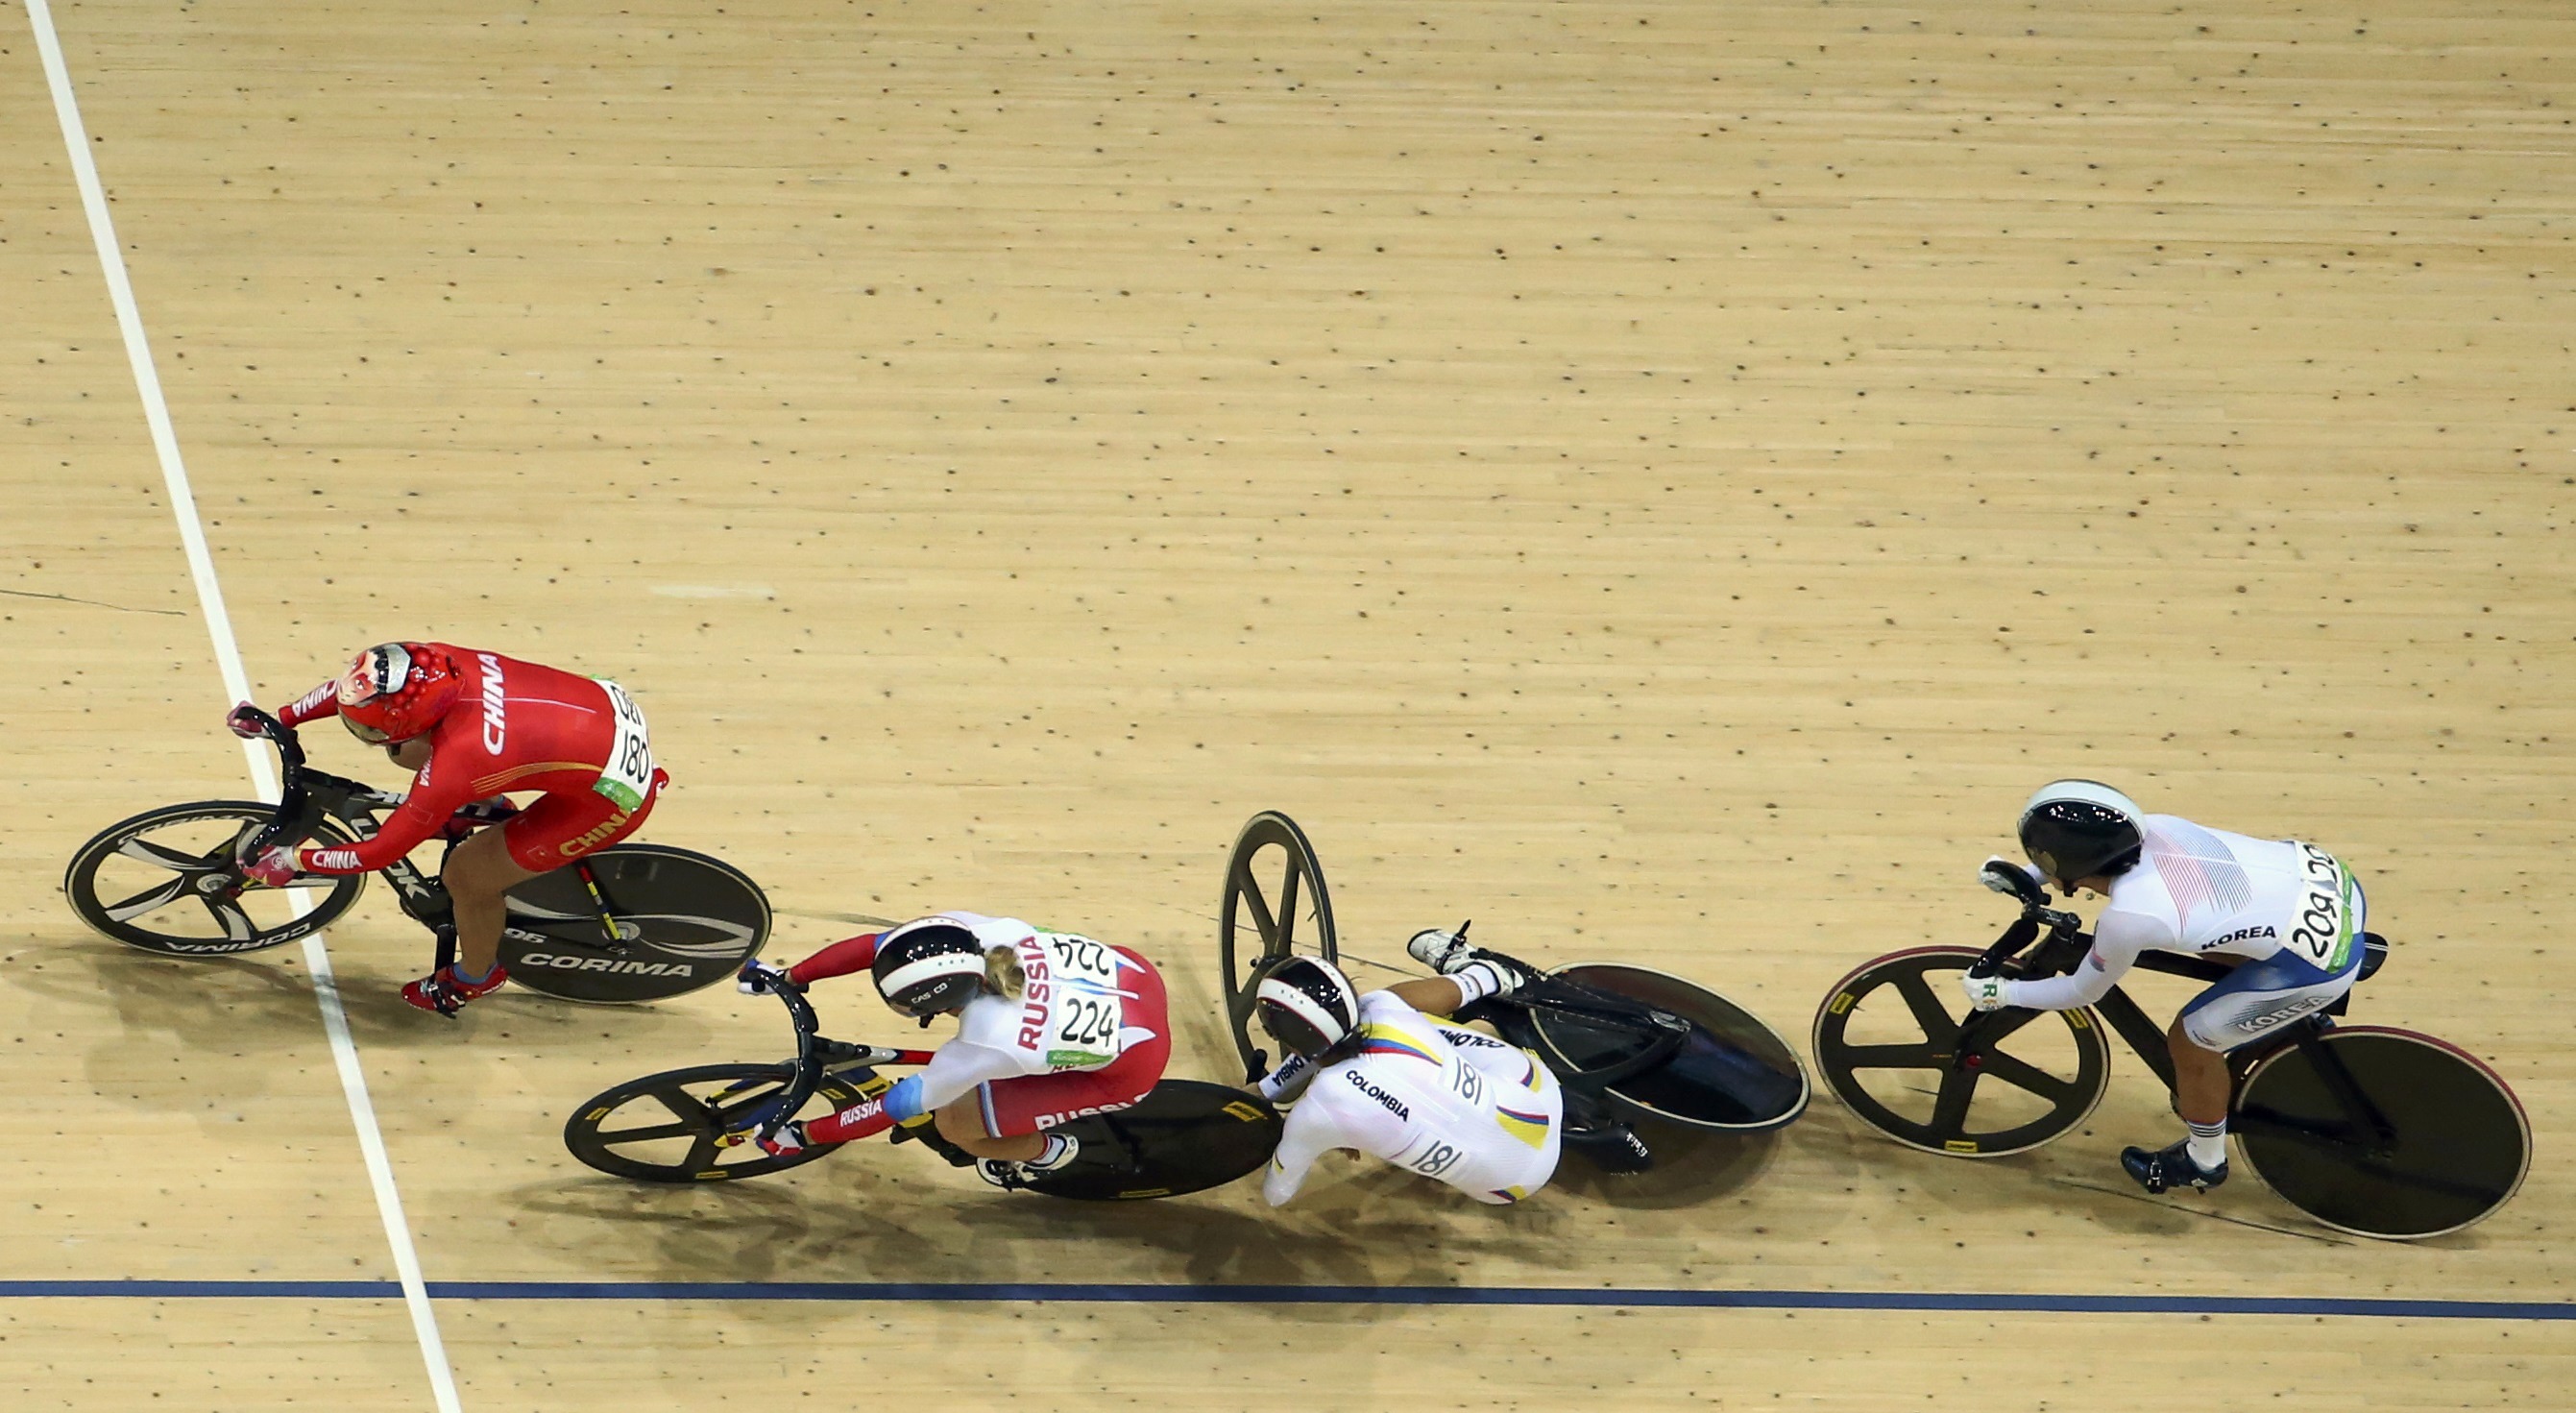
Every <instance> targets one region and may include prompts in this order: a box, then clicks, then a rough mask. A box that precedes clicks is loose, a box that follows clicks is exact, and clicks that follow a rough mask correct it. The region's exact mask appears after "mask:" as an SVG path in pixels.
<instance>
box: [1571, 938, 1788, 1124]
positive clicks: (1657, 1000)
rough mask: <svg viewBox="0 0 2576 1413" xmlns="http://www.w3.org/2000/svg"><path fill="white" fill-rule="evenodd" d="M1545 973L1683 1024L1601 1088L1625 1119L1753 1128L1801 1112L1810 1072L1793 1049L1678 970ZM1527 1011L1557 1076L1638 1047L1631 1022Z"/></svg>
mask: <svg viewBox="0 0 2576 1413" xmlns="http://www.w3.org/2000/svg"><path fill="white" fill-rule="evenodd" d="M1550 979H1551V980H1553V981H1556V982H1560V983H1569V984H1571V985H1572V986H1574V987H1577V988H1580V990H1583V991H1593V992H1606V993H1608V994H1609V995H1610V996H1613V997H1617V998H1620V999H1622V1000H1626V1001H1634V1002H1642V1003H1644V1004H1645V1005H1646V1006H1649V1007H1652V1008H1654V1009H1655V1010H1659V1011H1666V1012H1670V1013H1671V1014H1674V1015H1677V1016H1680V1017H1681V1018H1682V1019H1684V1020H1686V1021H1688V1022H1690V1034H1689V1036H1688V1037H1687V1038H1686V1039H1684V1040H1683V1041H1682V1043H1681V1045H1680V1047H1679V1048H1678V1049H1676V1050H1675V1051H1674V1052H1673V1053H1672V1055H1671V1056H1670V1057H1669V1058H1667V1059H1665V1060H1663V1061H1661V1062H1659V1063H1657V1064H1655V1065H1653V1066H1652V1067H1650V1068H1648V1069H1646V1070H1644V1071H1642V1072H1640V1073H1638V1074H1634V1075H1631V1076H1629V1077H1627V1078H1625V1079H1622V1080H1619V1081H1617V1082H1616V1083H1613V1084H1611V1085H1610V1086H1609V1087H1608V1088H1607V1089H1605V1090H1604V1091H1603V1095H1604V1097H1606V1098H1607V1099H1609V1100H1610V1101H1611V1103H1612V1105H1613V1106H1614V1107H1616V1108H1618V1109H1620V1110H1621V1111H1622V1112H1623V1113H1624V1115H1625V1116H1626V1117H1628V1118H1632V1119H1661V1120H1664V1121H1667V1122H1670V1123H1676V1124H1680V1125H1683V1126H1685V1127H1688V1128H1705V1129H1732V1130H1736V1131H1738V1132H1746V1133H1756V1132H1760V1131H1762V1130H1764V1129H1773V1128H1779V1127H1780V1126H1782V1125H1784V1124H1787V1123H1789V1122H1790V1121H1791V1120H1793V1119H1795V1118H1797V1117H1798V1115H1800V1114H1802V1113H1804V1112H1806V1108H1807V1098H1808V1092H1809V1091H1808V1086H1807V1072H1806V1070H1805V1068H1804V1067H1802V1066H1801V1065H1800V1064H1799V1063H1798V1055H1797V1052H1796V1051H1794V1050H1792V1049H1790V1048H1789V1042H1787V1041H1786V1040H1783V1039H1781V1038H1780V1037H1779V1035H1778V1034H1776V1033H1774V1032H1773V1031H1772V1029H1771V1027H1769V1026H1767V1025H1764V1024H1763V1023H1762V1022H1761V1021H1759V1020H1756V1019H1754V1018H1753V1016H1752V1015H1750V1014H1749V1013H1747V1012H1745V1011H1744V1010H1742V1009H1740V1008H1738V1007H1737V1006H1736V1005H1735V1004H1734V1003H1732V1002H1730V1001H1728V1000H1727V999H1726V998H1725V997H1723V996H1720V995H1718V994H1717V993H1716V992H1713V991H1710V990H1708V989H1706V988H1704V987H1701V986H1698V985H1695V984H1693V983H1691V982H1688V981H1684V980H1683V979H1682V978H1680V977H1678V976H1667V975H1665V974H1664V973H1662V972H1659V971H1649V970H1647V969H1646V968H1644V967H1633V966H1626V965H1621V964H1617V963H1608V962H1594V963H1586V964H1583V965H1579V966H1570V967H1565V968H1562V969H1560V970H1558V971H1556V972H1555V973H1553V974H1552V975H1551V977H1550ZM1578 994H1579V993H1578ZM1529 1016H1530V1025H1531V1030H1532V1033H1533V1034H1534V1035H1535V1036H1536V1038H1537V1040H1538V1049H1539V1055H1540V1058H1542V1059H1544V1060H1546V1061H1547V1062H1548V1068H1550V1069H1552V1070H1554V1071H1556V1072H1557V1073H1558V1074H1559V1075H1560V1076H1562V1075H1565V1074H1568V1073H1579V1072H1581V1071H1585V1070H1601V1069H1605V1068H1608V1067H1610V1066H1612V1065H1616V1064H1618V1063H1619V1062H1620V1061H1621V1060H1622V1059H1623V1058H1625V1056H1626V1054H1627V1053H1628V1052H1629V1051H1631V1050H1633V1049H1634V1048H1636V1047H1637V1046H1639V1045H1641V1044H1643V1043H1645V1041H1644V1039H1643V1037H1642V1036H1641V1035H1640V1033H1639V1032H1638V1031H1636V1030H1635V1029H1634V1028H1631V1027H1621V1026H1615V1025H1608V1024H1603V1023H1600V1022H1597V1021H1587V1020H1586V1019H1585V1018H1584V1016H1583V1013H1582V1012H1581V1011H1580V1010H1563V1011H1560V1010H1552V1009H1549V1008H1546V1007H1544V1006H1533V1007H1531V1008H1530V1012H1529Z"/></svg>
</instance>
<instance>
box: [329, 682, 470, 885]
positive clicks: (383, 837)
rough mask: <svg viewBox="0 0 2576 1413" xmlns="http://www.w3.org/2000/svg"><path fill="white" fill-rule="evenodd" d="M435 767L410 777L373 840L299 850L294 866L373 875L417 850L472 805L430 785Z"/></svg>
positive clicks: (456, 793)
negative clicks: (406, 790)
mask: <svg viewBox="0 0 2576 1413" xmlns="http://www.w3.org/2000/svg"><path fill="white" fill-rule="evenodd" d="M281 719H282V718H281ZM436 767H437V762H436V761H434V760H433V761H432V762H430V764H428V765H424V766H422V767H421V768H420V773H419V774H418V775H415V776H413V777H412V780H411V792H410V793H409V794H407V795H405V796H404V797H403V802H402V808H400V809H398V810H395V811H394V812H393V813H392V814H390V815H388V816H386V818H385V822H384V827H383V828H381V829H378V830H377V831H376V837H374V838H372V839H362V840H360V841H359V842H357V843H356V844H354V845H351V846H349V847H347V848H341V849H298V850H297V851H296V853H295V866H296V867H297V868H299V869H301V870H303V871H304V872H306V873H318V874H342V873H373V872H375V871H376V870H377V869H380V868H383V867H385V866H386V865H387V864H390V863H392V862H393V861H394V860H396V859H398V858H401V857H402V856H403V855H405V854H408V853H410V852H411V851H412V850H414V849H417V848H419V847H420V846H421V845H422V844H423V843H424V842H426V841H427V840H428V839H429V837H430V836H431V835H433V834H436V833H437V832H438V831H439V830H440V829H442V828H444V827H445V826H446V824H447V820H448V817H449V816H450V815H453V814H455V813H456V812H457V811H458V810H460V809H462V808H464V807H465V806H466V805H468V804H470V803H472V800H471V799H470V798H469V797H468V796H467V795H466V794H465V792H464V791H462V790H453V789H447V788H444V787H442V786H440V785H437V784H434V783H432V782H431V780H430V772H431V771H432V770H433V769H435V768H436Z"/></svg>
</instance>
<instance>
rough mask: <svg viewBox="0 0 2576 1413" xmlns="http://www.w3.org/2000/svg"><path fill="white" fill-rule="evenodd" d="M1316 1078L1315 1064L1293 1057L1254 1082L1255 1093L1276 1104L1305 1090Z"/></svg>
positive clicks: (1300, 1057) (1299, 1057)
mask: <svg viewBox="0 0 2576 1413" xmlns="http://www.w3.org/2000/svg"><path fill="white" fill-rule="evenodd" d="M1314 1078H1315V1062H1314V1061H1313V1060H1310V1059H1308V1058H1307V1057H1305V1056H1304V1055H1291V1056H1289V1057H1288V1059H1287V1062H1286V1063H1284V1064H1282V1065H1281V1066H1280V1067H1279V1068H1277V1069H1275V1070H1272V1071H1271V1072H1270V1073H1268V1074H1266V1075H1263V1076H1262V1077H1261V1078H1259V1079H1256V1080H1254V1081H1253V1082H1252V1089H1253V1092H1254V1093H1256V1094H1259V1095H1260V1096H1261V1097H1262V1098H1264V1099H1267V1100H1269V1101H1270V1102H1271V1103H1273V1104H1276V1103H1279V1102H1280V1101H1281V1100H1283V1099H1285V1098H1287V1097H1288V1096H1290V1095H1293V1094H1295V1093H1297V1092H1298V1091H1299V1090H1302V1089H1304V1088H1305V1087H1306V1086H1307V1085H1308V1084H1309V1083H1311V1082H1312V1081H1313V1080H1314Z"/></svg>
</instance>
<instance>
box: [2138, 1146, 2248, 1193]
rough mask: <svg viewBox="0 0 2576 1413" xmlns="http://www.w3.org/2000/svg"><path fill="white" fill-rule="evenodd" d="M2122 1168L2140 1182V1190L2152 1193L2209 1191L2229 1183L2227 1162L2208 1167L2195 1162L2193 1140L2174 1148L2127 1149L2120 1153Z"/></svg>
mask: <svg viewBox="0 0 2576 1413" xmlns="http://www.w3.org/2000/svg"><path fill="white" fill-rule="evenodd" d="M2120 1166H2121V1167H2122V1168H2124V1169H2126V1170H2127V1171H2128V1174H2129V1176H2131V1177H2133V1178H2136V1179H2137V1180H2138V1185H2139V1186H2140V1187H2143V1188H2145V1189H2146V1190H2147V1191H2149V1192H2152V1193H2164V1192H2170V1191H2172V1190H2173V1189H2175V1188H2177V1187H2188V1188H2191V1189H2192V1190H2194V1191H2196V1192H2207V1191H2208V1190H2209V1189H2211V1188H2213V1187H2216V1186H2218V1185H2219V1184H2220V1183H2223V1182H2225V1181H2227V1165H2226V1164H2225V1163H2223V1162H2222V1163H2220V1164H2219V1165H2218V1166H2217V1167H2214V1168H2204V1167H2202V1166H2201V1165H2200V1164H2198V1163H2195V1162H2193V1161H2192V1160H2191V1140H2190V1139H2188V1138H2186V1139H2184V1140H2183V1141H2181V1142H2180V1143H2177V1144H2175V1145H2173V1146H2172V1147H2171V1148H2159V1149H2155V1150H2152V1151H2150V1150H2148V1149H2145V1148H2123V1149H2121V1150H2120Z"/></svg>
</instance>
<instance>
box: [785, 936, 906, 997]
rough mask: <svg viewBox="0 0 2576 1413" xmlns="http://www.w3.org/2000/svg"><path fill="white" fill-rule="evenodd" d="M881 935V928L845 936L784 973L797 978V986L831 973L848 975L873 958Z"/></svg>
mask: <svg viewBox="0 0 2576 1413" xmlns="http://www.w3.org/2000/svg"><path fill="white" fill-rule="evenodd" d="M884 935H885V934H884V933H882V932H870V933H865V934H862V935H860V936H857V937H845V938H843V939H842V940H840V941H838V942H835V943H833V944H832V945H831V946H829V947H826V948H824V949H823V950H822V951H819V952H816V953H815V954H814V955H812V956H810V957H807V958H806V959H805V960H803V961H801V962H798V963H797V964H796V965H794V966H792V967H789V968H788V969H787V974H788V975H789V976H792V977H794V978H796V984H797V985H799V986H811V985H813V984H814V983H815V982H818V981H822V980H825V979H827V978H830V977H835V976H848V975H849V974H850V973H851V972H854V971H858V970H861V969H862V968H865V967H867V966H869V965H870V964H872V963H874V962H875V961H876V959H877V939H878V938H880V937H883V936H884Z"/></svg>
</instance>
